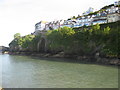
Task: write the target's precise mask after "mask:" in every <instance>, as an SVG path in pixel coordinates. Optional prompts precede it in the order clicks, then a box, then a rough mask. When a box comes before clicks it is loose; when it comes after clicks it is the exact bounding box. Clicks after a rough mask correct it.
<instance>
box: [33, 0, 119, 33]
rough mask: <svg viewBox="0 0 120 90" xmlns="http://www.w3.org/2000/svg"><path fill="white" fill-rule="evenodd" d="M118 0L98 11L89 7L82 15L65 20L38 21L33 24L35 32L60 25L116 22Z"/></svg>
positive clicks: (74, 25)
mask: <svg viewBox="0 0 120 90" xmlns="http://www.w3.org/2000/svg"><path fill="white" fill-rule="evenodd" d="M119 6H120V0H119V1H117V2H115V3H114V4H111V5H109V6H105V7H103V8H102V9H100V10H99V11H96V12H93V8H91V7H90V8H89V9H88V10H87V11H86V12H84V13H83V14H82V16H78V17H74V18H69V19H67V20H56V21H52V22H45V21H40V22H39V23H37V24H35V34H38V33H39V32H40V31H42V30H54V29H58V28H60V27H64V26H67V27H82V26H90V25H95V24H103V23H110V22H116V21H119V20H120V9H119Z"/></svg>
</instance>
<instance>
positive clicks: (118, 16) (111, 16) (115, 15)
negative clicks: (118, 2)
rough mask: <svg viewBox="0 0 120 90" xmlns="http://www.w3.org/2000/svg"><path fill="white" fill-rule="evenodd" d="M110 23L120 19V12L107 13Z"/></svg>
mask: <svg viewBox="0 0 120 90" xmlns="http://www.w3.org/2000/svg"><path fill="white" fill-rule="evenodd" d="M107 20H108V23H110V22H116V21H119V20H120V13H112V14H108V15H107Z"/></svg>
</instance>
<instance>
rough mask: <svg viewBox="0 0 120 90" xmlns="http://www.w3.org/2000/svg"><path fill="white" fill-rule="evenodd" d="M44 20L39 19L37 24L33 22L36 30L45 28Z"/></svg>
mask: <svg viewBox="0 0 120 90" xmlns="http://www.w3.org/2000/svg"><path fill="white" fill-rule="evenodd" d="M46 23H47V22H46V21H40V22H38V23H37V24H35V31H37V30H40V31H41V30H44V29H45V25H46Z"/></svg>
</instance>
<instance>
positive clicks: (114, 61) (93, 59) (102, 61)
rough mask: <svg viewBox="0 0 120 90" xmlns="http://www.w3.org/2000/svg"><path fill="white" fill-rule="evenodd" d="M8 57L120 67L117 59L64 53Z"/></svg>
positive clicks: (14, 53) (119, 61)
mask: <svg viewBox="0 0 120 90" xmlns="http://www.w3.org/2000/svg"><path fill="white" fill-rule="evenodd" d="M9 54H10V55H26V56H35V57H40V58H68V59H70V60H73V59H74V60H77V61H78V62H88V63H97V64H105V65H117V66H120V59H119V58H107V57H100V56H98V55H96V56H94V57H93V56H78V55H66V54H64V52H60V53H57V54H51V53H37V52H34V53H33V52H32V53H31V52H9Z"/></svg>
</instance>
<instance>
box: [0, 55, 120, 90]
mask: <svg viewBox="0 0 120 90" xmlns="http://www.w3.org/2000/svg"><path fill="white" fill-rule="evenodd" d="M1 58H2V59H1ZM0 60H2V87H3V88H117V87H118V68H117V67H112V66H103V65H94V64H82V63H81V64H80V63H70V62H61V61H60V60H58V59H56V60H55V59H54V60H52V59H50V58H49V60H48V59H40V58H34V57H29V56H10V55H7V54H4V55H0Z"/></svg>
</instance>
